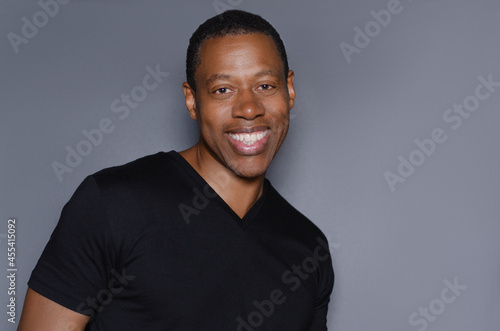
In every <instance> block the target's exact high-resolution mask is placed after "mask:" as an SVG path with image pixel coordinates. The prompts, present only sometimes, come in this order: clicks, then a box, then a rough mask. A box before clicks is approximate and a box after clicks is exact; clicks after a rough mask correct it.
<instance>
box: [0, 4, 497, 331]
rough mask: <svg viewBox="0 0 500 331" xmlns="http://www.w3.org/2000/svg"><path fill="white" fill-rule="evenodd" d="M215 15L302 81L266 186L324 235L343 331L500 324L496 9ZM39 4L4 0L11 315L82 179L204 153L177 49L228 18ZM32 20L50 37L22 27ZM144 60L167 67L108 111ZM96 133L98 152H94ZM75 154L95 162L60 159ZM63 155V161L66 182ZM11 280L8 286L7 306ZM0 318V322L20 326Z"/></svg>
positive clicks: (4, 183) (0, 124)
mask: <svg viewBox="0 0 500 331" xmlns="http://www.w3.org/2000/svg"><path fill="white" fill-rule="evenodd" d="M44 1H47V0H42V2H44ZM60 1H61V2H63V1H62V0H60ZM49 2H50V1H49ZM220 3H231V4H232V5H233V7H236V8H239V9H243V10H248V11H252V12H255V13H258V14H261V15H263V16H264V17H265V18H267V19H268V20H269V21H270V22H272V23H273V25H275V27H276V28H277V29H278V30H279V31H280V32H281V34H282V37H283V39H284V41H285V44H286V46H287V49H288V52H289V58H290V66H291V67H292V68H293V69H294V70H295V72H296V89H297V102H296V106H295V108H294V109H293V111H292V118H293V120H292V121H291V129H290V133H289V136H288V138H287V141H286V142H285V145H284V146H283V149H282V150H281V151H280V153H279V154H278V157H277V159H276V160H275V162H274V163H273V165H272V167H271V169H270V170H269V173H268V177H269V178H270V179H271V181H272V182H273V184H274V185H275V186H276V187H277V189H278V190H279V191H280V192H282V194H283V195H284V196H285V197H286V198H287V199H288V200H289V201H290V202H291V203H292V204H293V205H295V206H296V207H297V208H298V209H299V210H301V211H302V212H303V213H304V214H306V215H307V216H308V217H309V218H311V219H312V220H313V221H314V222H315V223H316V224H317V225H318V226H319V227H320V228H321V229H322V230H323V231H324V232H325V234H326V235H327V236H328V237H329V239H330V241H331V250H332V253H333V261H334V268H335V271H336V284H335V289H334V294H333V296H332V304H331V305H330V314H329V326H330V327H331V329H333V330H340V331H358V330H377V331H378V330H381V331H393V330H394V331H401V330H446V331H448V330H449V331H451V330H453V331H461V330H464V331H470V330H481V331H495V330H496V331H498V330H499V329H500V314H499V312H500V240H498V239H499V238H498V237H499V234H500V203H499V202H500V201H499V197H500V172H499V166H500V150H499V148H498V146H499V144H498V143H499V138H500V130H499V124H500V86H498V85H499V84H496V86H495V83H494V84H493V86H488V87H485V83H484V79H486V80H488V79H490V80H492V81H494V82H500V67H499V59H500V43H499V40H498V32H499V31H500V20H499V19H498V18H499V14H500V4H499V2H498V1H495V0H476V1H465V0H453V1H452V0H413V1H411V0H401V2H400V3H399V2H398V1H396V0H390V1H389V0H370V1H368V0H359V1H347V0H338V1H326V0H325V1H311V2H306V1H297V0H295V1H285V0H281V1H273V2H270V1H263V0H257V1H250V0H220V1H219V0H218V5H219V6H220ZM398 3H399V4H398ZM216 4H217V3H216ZM388 8H389V10H390V11H389V13H391V12H392V13H391V18H390V21H389V19H388V17H387V15H383V13H385V14H386V13H387V12H381V14H380V17H379V20H380V21H381V23H374V22H376V20H375V16H377V14H376V13H380V11H381V10H383V9H384V10H387V9H388ZM41 10H42V9H41V7H40V4H38V3H37V2H36V1H24V2H19V1H16V0H2V2H1V3H0V36H1V38H0V109H1V118H0V155H1V156H0V158H1V159H0V174H1V175H0V197H1V199H0V220H1V223H0V233H1V234H0V240H1V243H0V246H1V252H2V253H0V268H1V270H3V272H2V273H4V272H5V273H7V272H6V269H7V257H6V255H7V254H6V251H7V238H6V233H7V224H6V223H7V220H8V219H9V218H15V219H16V239H17V242H16V249H17V251H16V253H17V255H16V267H17V269H18V271H17V274H16V276H17V277H16V304H17V306H16V307H17V316H16V320H17V319H18V318H19V315H20V312H21V307H22V303H23V300H24V294H25V291H26V282H27V280H28V277H29V275H30V273H31V270H32V268H33V267H34V265H35V263H36V261H37V259H38V257H39V255H40V253H41V251H42V249H43V247H44V246H45V244H46V242H47V240H48V238H49V236H50V233H51V232H52V230H53V228H54V226H55V225H56V222H57V220H58V217H59V213H60V211H61V208H62V207H63V205H64V203H65V202H66V201H67V200H68V199H69V197H70V196H71V194H72V193H73V191H74V190H75V188H76V186H77V185H78V184H79V183H80V182H81V181H82V179H83V178H84V177H85V176H87V175H88V174H90V173H93V172H95V171H97V170H99V169H102V168H104V167H108V166H111V165H117V164H122V163H125V162H128V161H131V160H133V159H135V158H137V157H140V156H143V155H146V154H150V153H154V152H156V151H158V150H165V151H168V150H171V149H176V150H182V149H184V148H186V147H188V146H190V145H192V144H193V143H194V142H195V141H196V138H197V133H196V126H195V123H194V122H193V121H192V120H190V119H189V117H188V115H187V112H186V111H185V106H184V104H183V95H182V91H181V88H180V87H181V83H182V81H183V80H184V56H185V50H186V47H187V43H188V39H189V36H190V35H191V33H192V32H193V31H194V30H195V28H196V27H197V26H198V25H199V24H200V23H201V22H202V21H204V20H205V19H206V18H208V17H211V16H213V15H214V14H216V8H215V6H214V3H213V2H212V0H210V1H201V0H200V1H190V2H187V1H180V0H174V1H168V2H167V1H160V0H144V1H133V0H126V1H119V0H107V1H97V0H73V1H69V3H67V4H64V5H63V4H60V5H59V9H58V12H57V13H52V16H53V17H51V16H48V15H45V14H40V13H39V12H40V11H41ZM52 10H54V7H52ZM372 10H373V11H374V13H375V14H373V13H371V11H372ZM34 16H35V17H34ZM23 18H25V20H27V21H29V22H33V20H34V19H35V20H36V22H38V23H37V24H38V25H39V26H40V27H38V28H37V29H38V31H37V32H36V33H35V32H34V31H30V30H29V29H28V28H26V27H25V28H24V29H23V25H27V24H26V23H25V21H23ZM44 18H48V19H47V20H45V21H44ZM358 28H359V29H361V30H362V31H365V29H366V28H367V29H368V32H364V34H366V33H368V35H365V36H363V35H361V34H360V33H359V32H357V31H359V30H358ZM11 32H12V33H13V34H16V35H17V37H16V36H14V35H13V34H12V33H11ZM23 33H24V35H23ZM9 38H10V39H12V40H14V42H11V41H10V39H9ZM16 38H17V39H16ZM23 38H25V39H23ZM13 45H17V46H13ZM16 48H17V52H16ZM148 66H149V67H150V68H155V67H156V66H159V69H160V70H161V71H163V72H168V75H167V74H164V76H166V77H160V79H161V82H160V83H159V84H158V86H157V87H156V88H154V89H152V90H151V91H147V95H146V96H145V98H144V100H142V101H140V102H138V105H137V107H136V108H135V109H129V110H130V111H129V112H128V113H126V112H125V110H123V108H122V110H121V111H119V112H114V111H113V109H112V104H113V102H114V100H115V99H117V98H120V96H121V94H122V93H126V94H129V93H130V92H131V91H134V88H136V87H137V86H140V85H142V79H143V77H144V76H145V75H146V74H147V73H148V71H147V69H146V67H148ZM482 81H483V83H482ZM480 85H482V86H483V87H478V86H480ZM486 85H488V84H486ZM139 92H140V88H136V89H135V93H139ZM121 105H123V104H121ZM106 119H107V120H106ZM101 122H102V124H103V125H104V127H103V131H108V133H102V140H101V141H99V140H98V141H94V142H95V145H93V144H91V143H89V142H87V143H85V142H82V141H85V140H87V141H88V140H89V139H88V138H86V137H85V135H84V134H83V133H82V131H83V130H87V131H90V130H92V129H96V128H99V125H100V123H101ZM106 125H108V126H106ZM95 137H97V135H96V136H95ZM416 140H418V141H417V142H416ZM419 145H420V147H419ZM67 146H69V147H68V148H71V149H74V150H76V149H77V148H78V146H79V148H80V151H81V152H83V153H84V154H85V153H87V154H88V155H85V156H82V157H81V160H79V159H70V160H69V161H70V163H71V164H70V165H68V164H67V162H66V160H65V158H66V155H67V154H68V152H67V150H66V148H67ZM89 147H90V148H91V149H90V148H89ZM54 162H58V163H60V164H62V165H66V166H68V168H67V169H66V171H63V170H61V172H62V174H61V175H60V176H61V177H60V178H58V177H57V176H56V173H55V171H54V169H53V167H52V164H53V163H54ZM69 171H71V172H69ZM8 286H9V284H8V282H7V279H6V277H0V298H1V302H2V307H4V308H2V310H6V304H7V303H8V300H9V295H8V294H7V288H8ZM0 316H2V317H1V318H0V329H2V330H14V329H15V325H12V324H11V323H9V322H7V317H8V316H7V315H6V314H5V312H1V314H0Z"/></svg>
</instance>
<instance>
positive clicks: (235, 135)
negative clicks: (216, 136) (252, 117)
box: [227, 127, 269, 155]
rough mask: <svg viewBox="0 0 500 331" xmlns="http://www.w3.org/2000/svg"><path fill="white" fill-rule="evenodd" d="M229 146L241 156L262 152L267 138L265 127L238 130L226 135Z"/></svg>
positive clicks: (267, 130)
mask: <svg viewBox="0 0 500 331" xmlns="http://www.w3.org/2000/svg"><path fill="white" fill-rule="evenodd" d="M227 136H228V139H229V141H230V142H231V145H232V146H233V147H234V148H235V149H236V150H237V151H238V152H239V153H240V154H243V155H256V154H259V153H260V152H262V150H264V148H265V145H266V142H267V140H268V138H269V129H268V128H267V127H249V128H239V129H237V130H232V131H230V132H228V133H227Z"/></svg>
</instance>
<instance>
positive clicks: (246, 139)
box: [229, 130, 269, 146]
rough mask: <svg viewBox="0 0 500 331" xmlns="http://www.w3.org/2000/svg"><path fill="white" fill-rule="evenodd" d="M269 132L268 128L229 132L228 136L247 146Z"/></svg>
mask: <svg viewBox="0 0 500 331" xmlns="http://www.w3.org/2000/svg"><path fill="white" fill-rule="evenodd" d="M268 133H269V131H268V130H266V131H263V132H259V133H256V132H254V133H230V134H229V136H230V137H231V138H233V139H234V140H238V141H241V142H242V143H244V144H245V145H247V146H250V145H253V144H255V143H256V142H257V141H259V140H261V139H262V138H264V137H265V136H267V134H268Z"/></svg>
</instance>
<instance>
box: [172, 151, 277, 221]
mask: <svg viewBox="0 0 500 331" xmlns="http://www.w3.org/2000/svg"><path fill="white" fill-rule="evenodd" d="M165 154H166V155H170V156H172V158H173V159H174V160H175V161H177V163H178V164H179V165H180V166H181V168H182V169H183V170H184V171H185V172H186V173H187V174H188V175H189V176H190V177H191V178H192V179H193V180H194V182H195V183H196V184H197V185H198V186H199V189H201V191H202V192H203V188H204V187H205V186H208V187H209V188H210V189H211V190H212V191H213V192H214V193H215V194H216V196H215V197H214V198H212V199H214V200H215V201H216V202H217V204H218V205H219V206H220V207H222V208H223V209H224V210H225V211H226V212H227V213H228V214H229V216H231V217H232V218H233V219H234V220H235V221H236V223H238V224H239V225H240V226H241V227H242V228H243V229H246V228H247V227H248V225H249V224H250V223H251V221H252V220H253V219H255V218H256V216H257V214H258V213H259V210H260V208H261V207H262V205H263V203H264V201H265V199H266V197H267V193H268V190H269V185H270V183H269V181H268V180H267V179H266V178H265V179H264V186H263V188H262V194H261V195H260V197H259V198H258V199H257V201H255V203H254V204H253V205H252V206H251V207H250V209H249V210H248V211H247V212H246V214H245V215H244V216H243V217H240V216H238V214H236V212H235V211H234V210H233V209H232V208H231V207H230V206H229V205H228V204H227V202H226V201H224V199H222V198H221V197H220V195H219V194H218V193H217V192H216V191H215V190H214V189H213V188H212V187H211V186H210V184H208V183H207V181H206V180H205V179H204V178H203V177H201V175H200V174H199V173H198V172H197V171H196V170H195V169H194V168H193V166H191V164H190V163H189V162H188V161H187V160H186V159H185V158H184V157H183V156H182V155H181V154H179V152H177V151H174V150H172V151H170V152H168V153H165Z"/></svg>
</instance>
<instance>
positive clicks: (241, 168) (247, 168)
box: [231, 164, 269, 179]
mask: <svg viewBox="0 0 500 331" xmlns="http://www.w3.org/2000/svg"><path fill="white" fill-rule="evenodd" d="M268 166H269V164H245V165H242V164H237V165H233V166H232V167H231V170H232V171H233V172H234V173H235V174H236V175H237V176H239V177H241V178H246V179H255V178H258V177H261V176H263V175H265V173H266V170H267V167H268Z"/></svg>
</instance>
